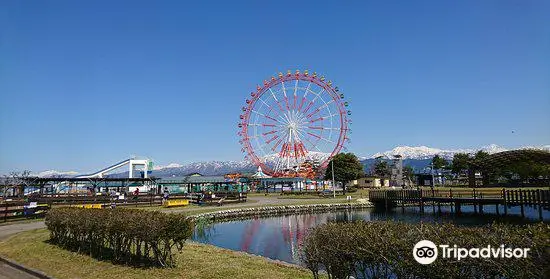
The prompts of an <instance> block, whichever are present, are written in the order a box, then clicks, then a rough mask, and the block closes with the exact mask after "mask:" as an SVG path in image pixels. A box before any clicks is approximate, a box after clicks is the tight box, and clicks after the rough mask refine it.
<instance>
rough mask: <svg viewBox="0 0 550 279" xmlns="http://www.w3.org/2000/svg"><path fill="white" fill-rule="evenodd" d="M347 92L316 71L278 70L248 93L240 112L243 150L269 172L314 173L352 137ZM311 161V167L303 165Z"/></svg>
mask: <svg viewBox="0 0 550 279" xmlns="http://www.w3.org/2000/svg"><path fill="white" fill-rule="evenodd" d="M347 107H348V102H345V101H344V94H342V93H340V92H339V89H338V87H334V86H333V85H332V82H331V81H326V79H325V78H324V77H319V76H317V74H316V73H313V74H309V73H308V71H304V72H303V73H301V72H300V71H296V72H295V73H291V72H290V71H288V72H287V74H282V73H279V75H278V77H271V79H270V80H269V81H267V80H265V81H264V82H263V85H262V86H260V85H258V86H257V88H256V91H254V92H252V93H250V98H249V99H247V100H246V106H244V107H243V108H242V112H243V113H242V114H241V115H240V117H239V118H240V122H239V124H238V126H239V132H238V135H239V136H240V143H241V145H242V149H241V150H242V152H243V153H245V158H246V159H248V160H250V161H252V162H253V163H254V164H256V165H257V166H261V167H262V170H263V171H264V172H266V173H267V174H269V175H271V176H275V177H278V176H291V177H292V176H304V175H307V176H308V177H309V176H311V173H312V170H311V168H312V167H313V168H315V169H316V170H317V171H318V170H319V169H323V168H325V167H326V166H327V164H328V162H329V160H330V158H332V156H334V155H336V154H337V153H338V152H340V150H341V149H342V148H344V144H345V143H346V141H348V139H349V138H348V132H349V131H350V129H349V126H350V124H351V120H349V116H350V115H351V111H349V110H348V109H347ZM304 166H305V167H307V168H308V169H303V168H304Z"/></svg>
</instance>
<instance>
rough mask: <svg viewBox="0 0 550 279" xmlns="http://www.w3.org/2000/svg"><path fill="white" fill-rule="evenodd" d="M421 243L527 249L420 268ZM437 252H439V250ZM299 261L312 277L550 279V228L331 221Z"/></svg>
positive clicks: (311, 235) (316, 231)
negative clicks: (416, 251)
mask: <svg viewBox="0 0 550 279" xmlns="http://www.w3.org/2000/svg"><path fill="white" fill-rule="evenodd" d="M420 240H430V241H432V242H434V243H435V244H436V245H439V244H448V245H450V246H451V247H453V245H454V244H456V245H457V246H458V247H461V248H483V247H487V245H491V246H492V247H495V248H497V247H499V246H500V245H501V244H504V245H505V246H506V247H511V248H530V249H531V250H530V251H529V252H528V257H527V258H521V259H516V258H497V259H492V258H490V259H484V258H463V259H461V260H459V261H458V260H456V259H449V258H442V255H438V257H437V259H436V260H435V262H433V263H431V264H429V265H422V264H419V263H417V262H416V260H415V259H414V257H413V254H412V252H413V247H414V245H415V244H416V243H417V242H418V241H420ZM438 249H439V248H438ZM439 250H440V249H439ZM301 258H302V261H303V262H304V263H305V265H306V266H307V268H308V269H310V270H311V271H312V273H313V276H314V278H319V271H320V270H325V271H326V273H327V274H328V276H329V278H348V276H353V277H355V278H550V225H549V224H543V223H540V224H532V225H525V226H517V225H507V224H492V225H487V226H485V227H458V226H455V225H452V224H422V223H421V224H406V223H400V222H391V221H372V222H365V221H359V222H352V223H337V222H331V223H327V224H323V225H320V226H318V227H316V228H313V229H311V230H310V231H309V232H308V234H307V237H306V239H305V240H304V242H303V244H302V247H301Z"/></svg>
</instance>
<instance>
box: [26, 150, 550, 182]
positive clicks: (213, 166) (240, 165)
mask: <svg viewBox="0 0 550 279" xmlns="http://www.w3.org/2000/svg"><path fill="white" fill-rule="evenodd" d="M519 149H542V150H548V151H550V145H543V146H525V147H521V148H519ZM478 150H483V151H485V152H487V153H489V154H493V153H497V152H502V151H507V150H509V149H507V148H504V147H501V146H498V145H496V144H491V145H487V146H484V147H482V148H480V149H438V148H432V147H427V146H397V147H395V148H394V149H392V150H388V151H385V152H378V153H375V154H373V155H372V156H369V157H359V158H360V159H361V161H362V162H363V163H364V164H365V165H367V166H368V165H369V163H372V161H373V159H374V158H377V157H380V156H382V157H383V158H388V159H389V158H394V156H395V155H401V157H402V159H404V160H406V161H405V163H407V162H409V163H411V162H412V163H414V161H418V162H420V161H423V162H424V161H425V160H427V159H431V158H433V156H435V155H439V156H441V157H443V158H445V159H448V160H450V159H452V157H453V156H454V154H455V153H475V152H477V151H478ZM328 155H329V154H325V153H320V152H315V153H314V152H312V153H311V158H312V159H314V160H324V159H325V158H326V157H328ZM277 158H278V154H275V155H273V154H272V155H268V156H265V157H264V160H265V161H266V162H267V163H269V162H274V161H275V160H277ZM255 170H256V166H255V165H254V164H252V163H250V162H248V161H207V162H195V163H190V164H179V163H171V164H168V165H165V166H155V167H154V169H153V174H152V175H154V176H156V177H173V176H183V175H187V174H190V173H195V172H198V173H201V174H203V175H220V174H226V173H231V172H254V171H255ZM77 174H78V173H77V172H74V171H69V172H59V171H54V170H50V171H44V172H41V173H38V174H34V175H37V176H40V177H49V176H53V175H63V176H74V175H77Z"/></svg>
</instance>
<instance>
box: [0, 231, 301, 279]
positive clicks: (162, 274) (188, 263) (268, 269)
mask: <svg viewBox="0 0 550 279" xmlns="http://www.w3.org/2000/svg"><path fill="white" fill-rule="evenodd" d="M48 238H49V233H48V231H47V230H46V229H40V230H34V231H28V232H23V233H19V234H16V235H14V236H12V237H10V238H9V239H7V240H5V241H3V242H0V254H2V255H4V256H6V257H8V258H10V259H12V260H15V261H17V262H19V263H22V264H24V265H26V266H28V267H31V268H34V269H38V270H40V271H43V272H45V273H46V274H48V275H51V276H53V277H56V278H83V279H84V278H90V279H96V278H99V279H101V278H162V279H166V278H193V279H200V278H267V279H269V278H273V279H275V278H311V277H312V275H311V273H310V272H309V271H308V270H307V269H304V268H299V267H295V266H291V265H288V264H283V263H276V262H273V261H268V260H266V259H265V258H262V257H259V256H253V255H249V254H246V253H243V252H235V251H231V250H227V249H222V248H218V247H215V246H211V245H205V244H199V243H195V242H190V243H188V244H186V246H185V247H184V250H183V253H181V254H179V256H178V260H177V267H175V268H134V267H129V266H124V265H115V264H112V263H111V262H106V261H99V260H96V259H94V258H91V257H89V256H86V255H82V254H78V253H75V252H70V251H67V250H64V249H61V248H59V247H57V246H55V245H52V244H49V243H47V242H46V240H47V239H48Z"/></svg>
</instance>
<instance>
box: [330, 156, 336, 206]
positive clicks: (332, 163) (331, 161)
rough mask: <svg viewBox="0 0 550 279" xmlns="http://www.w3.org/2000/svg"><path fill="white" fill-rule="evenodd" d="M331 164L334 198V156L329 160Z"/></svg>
mask: <svg viewBox="0 0 550 279" xmlns="http://www.w3.org/2000/svg"><path fill="white" fill-rule="evenodd" d="M330 164H331V166H332V197H333V198H336V182H335V181H334V157H332V160H330Z"/></svg>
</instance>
